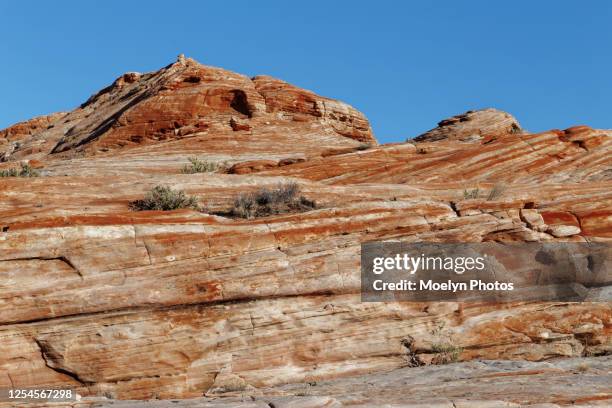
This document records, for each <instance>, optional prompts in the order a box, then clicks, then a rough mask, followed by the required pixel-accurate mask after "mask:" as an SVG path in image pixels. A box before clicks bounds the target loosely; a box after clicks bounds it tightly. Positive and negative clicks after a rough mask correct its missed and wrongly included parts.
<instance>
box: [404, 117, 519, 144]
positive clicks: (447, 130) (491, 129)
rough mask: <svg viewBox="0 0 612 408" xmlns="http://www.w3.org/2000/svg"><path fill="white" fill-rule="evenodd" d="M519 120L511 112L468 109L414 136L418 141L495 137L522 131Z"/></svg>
mask: <svg viewBox="0 0 612 408" xmlns="http://www.w3.org/2000/svg"><path fill="white" fill-rule="evenodd" d="M521 132H522V130H521V126H520V125H519V123H518V121H517V120H516V119H515V118H514V117H513V116H512V115H510V114H509V113H506V112H502V111H498V110H496V109H483V110H478V111H467V112H465V113H463V114H461V115H457V116H453V117H452V118H448V119H444V120H443V121H441V122H440V123H438V127H436V128H435V129H431V130H430V131H428V132H425V133H423V134H422V135H420V136H417V137H415V138H414V140H415V141H417V142H435V141H438V140H456V141H461V142H471V141H477V140H481V139H483V138H484V137H489V138H492V137H495V136H498V135H506V134H508V133H521Z"/></svg>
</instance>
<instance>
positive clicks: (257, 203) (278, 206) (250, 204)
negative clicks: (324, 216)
mask: <svg viewBox="0 0 612 408" xmlns="http://www.w3.org/2000/svg"><path fill="white" fill-rule="evenodd" d="M299 193H300V188H299V186H298V185H297V184H296V183H287V184H279V185H278V187H277V188H275V189H271V190H270V189H267V188H260V189H259V190H257V191H255V192H254V193H243V194H240V195H239V196H238V197H236V199H235V200H234V207H233V208H232V211H231V212H232V215H234V216H236V217H240V218H255V217H265V216H268V215H273V214H282V213H288V212H297V211H308V210H311V209H313V208H316V203H315V202H314V201H311V200H308V199H307V198H306V197H304V196H302V195H300V194H299Z"/></svg>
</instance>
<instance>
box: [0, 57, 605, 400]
mask: <svg viewBox="0 0 612 408" xmlns="http://www.w3.org/2000/svg"><path fill="white" fill-rule="evenodd" d="M484 113H485V114H486V115H483V114H482V112H481V113H479V112H475V113H473V114H468V115H467V117H468V118H469V120H467V122H466V121H463V122H462V121H461V117H459V119H457V120H456V121H454V122H453V123H450V122H448V123H446V124H442V125H441V128H444V130H442V129H441V128H440V130H439V131H438V132H435V131H432V132H434V133H432V134H430V136H428V137H422V138H419V139H418V140H417V141H416V142H412V143H401V144H390V145H381V146H379V145H377V143H376V141H375V139H374V137H373V136H372V133H371V131H370V127H369V124H368V122H367V120H366V119H365V117H364V116H363V115H362V114H361V113H359V112H357V111H356V110H354V109H353V108H351V107H349V106H348V105H346V104H344V103H341V102H338V101H333V100H330V99H327V98H323V97H320V96H317V95H315V94H313V93H311V92H308V91H304V90H301V89H299V88H296V87H294V86H292V85H289V84H286V83H285V82H282V81H279V80H276V79H273V78H269V77H255V78H253V79H249V78H247V77H244V76H242V75H239V74H235V73H231V72H229V71H225V70H222V69H219V68H211V67H205V66H202V65H200V64H198V63H196V62H195V61H193V60H190V59H179V61H178V62H176V63H175V64H172V65H170V66H168V67H166V68H164V69H162V70H160V71H157V72H154V73H147V74H136V73H128V74H125V75H123V76H122V77H120V78H119V79H117V80H116V81H115V82H114V83H113V84H112V85H111V86H109V87H108V88H106V89H104V90H102V91H100V92H99V93H97V94H96V95H94V96H93V97H92V98H90V99H89V100H88V101H87V102H85V103H84V104H83V105H82V106H81V107H79V108H77V109H76V110H74V111H73V112H70V113H68V114H65V115H61V116H58V117H57V118H56V119H55V120H54V121H51V123H49V124H48V125H46V126H45V125H43V126H38V125H36V126H35V127H34V130H33V132H32V134H26V133H24V132H22V133H19V135H20V136H19V140H20V145H19V146H17V147H16V148H14V149H12V150H11V152H10V154H8V155H6V154H5V158H6V160H8V162H7V163H0V168H5V167H9V166H11V165H14V164H15V162H16V161H19V160H23V161H27V160H32V161H33V160H36V161H37V162H38V163H39V165H40V167H41V172H42V174H43V176H42V177H38V178H32V179H21V178H1V179H0V191H1V194H0V344H1V345H2V350H1V351H2V353H0V388H6V387H11V386H12V387H32V386H42V385H44V386H54V387H68V386H70V387H74V388H75V389H77V390H78V392H79V393H80V394H82V395H84V396H90V397H92V398H94V397H95V398H100V397H108V398H118V399H151V398H162V399H167V398H195V397H203V396H207V397H209V398H219V397H222V396H224V395H234V394H232V393H236V392H239V393H246V394H249V395H259V396H262V395H272V394H274V393H280V394H282V395H284V396H287V395H295V393H296V392H295V389H297V388H291V386H288V387H289V388H286V389H285V388H282V389H281V388H278V387H280V386H283V385H284V384H291V383H299V384H301V385H298V386H295V387H298V388H299V387H302V388H303V387H305V385H304V384H307V383H314V382H316V383H317V384H318V383H319V382H321V381H328V380H332V379H335V378H344V377H351V376H358V375H359V376H365V377H360V378H372V379H377V378H386V380H384V381H387V380H388V377H384V375H383V377H371V376H372V373H377V372H384V371H389V370H395V371H393V372H395V373H396V374H394V375H397V376H398V377H397V378H404V376H405V378H415V377H413V376H415V375H416V376H417V377H418V376H419V375H428V373H432V374H431V375H432V376H431V377H425V378H429V380H424V382H425V383H427V384H428V385H426V386H424V387H423V388H422V389H421V391H419V392H421V393H422V395H423V396H425V395H427V396H429V397H434V396H437V397H439V398H441V399H442V400H441V401H442V402H440V404H442V405H440V406H448V404H451V406H452V403H453V402H454V403H455V404H456V405H455V406H460V405H459V403H457V402H456V401H455V400H465V399H467V400H478V399H480V400H487V399H488V400H500V399H501V400H504V401H509V402H512V403H526V402H529V403H531V402H533V403H535V402H550V403H555V404H566V403H568V401H571V400H578V401H582V402H586V401H591V400H602V401H606V400H607V402H610V401H609V400H610V399H611V398H612V397H611V395H610V392H609V388H608V389H607V390H606V389H605V387H602V386H601V384H600V382H602V381H604V382H605V381H609V368H610V366H609V359H607V358H605V357H596V356H605V355H607V354H609V353H610V351H611V350H612V337H611V325H612V306H611V305H610V303H582V304H577V303H561V302H557V303H521V304H504V305H494V304H478V303H471V304H459V303H361V302H360V297H359V291H360V280H359V279H360V278H359V253H360V252H359V251H360V243H361V242H364V241H369V240H381V239H399V240H403V241H406V242H418V241H434V242H481V241H491V240H496V241H503V242H513V241H551V242H552V241H558V240H564V241H576V242H591V241H592V242H609V241H611V240H612V221H611V220H612V155H611V154H610V153H611V152H612V132H611V131H605V130H596V129H591V128H589V127H586V126H580V127H574V128H570V129H567V130H565V131H558V130H553V131H549V132H544V133H540V134H525V133H519V132H516V131H515V126H514V125H516V126H518V122H516V120H514V119H513V118H512V117H511V116H509V115H507V114H504V113H501V112H498V111H484ZM500 117H501V118H502V119H501V120H500V119H499V118H500ZM460 123H468V124H469V127H468V128H463V127H462V126H463V125H461V126H460V125H459V124H460ZM0 134H2V135H5V136H4V138H5V139H6V138H7V137H9V136H6V135H9V134H10V135H15V134H17V133H15V132H14V131H10V132H8V131H4V133H0ZM440 135H443V136H442V137H439V136H440ZM472 135H478V138H475V137H472ZM481 136H482V138H480V137H481ZM10 137H13V136H10ZM464 141H470V143H463V142H464ZM1 146H2V145H0V147H1ZM194 155H197V156H198V157H200V158H202V159H204V160H207V161H212V162H227V163H228V165H229V166H230V167H228V168H230V171H229V173H230V174H225V173H222V172H218V173H198V174H182V173H181V168H182V167H183V165H185V164H187V163H188V157H190V156H194ZM284 181H295V182H297V183H298V184H299V185H300V187H301V189H302V192H303V194H304V195H305V196H306V197H307V198H308V199H312V200H316V202H317V203H318V207H319V208H318V209H316V210H313V211H309V212H304V213H299V214H286V215H276V216H271V217H266V218H257V219H252V220H239V219H232V218H228V217H224V216H220V215H215V214H219V213H224V212H227V211H228V210H229V209H230V208H231V206H232V203H233V200H234V197H235V196H236V195H237V194H239V193H241V192H245V191H251V190H254V189H256V188H258V187H261V186H267V187H272V186H275V185H277V184H278V183H279V182H284ZM160 184H162V185H170V186H172V187H173V188H179V189H182V190H185V191H186V192H187V193H188V194H191V195H195V196H197V197H198V198H199V199H200V202H201V204H202V205H203V206H204V207H205V210H203V211H196V210H176V211H170V212H158V211H144V212H132V211H130V210H129V208H128V203H129V202H130V201H131V200H134V199H137V198H141V197H142V196H143V195H144V194H145V192H146V191H148V190H149V189H151V188H152V187H153V186H155V185H160ZM466 192H469V193H470V194H469V197H470V198H466V197H467V195H466ZM441 342H452V344H453V347H455V348H456V350H457V352H456V356H455V359H456V360H457V361H465V362H468V361H472V360H474V361H480V360H520V361H532V362H538V361H544V360H546V361H548V360H551V359H557V358H572V359H575V360H572V361H575V362H576V361H582V358H584V357H585V356H593V359H592V360H588V361H587V360H584V361H587V363H588V364H591V365H593V366H594V367H596V369H594V371H593V372H594V373H597V375H596V376H594V377H589V374H588V372H587V373H579V374H576V376H575V377H563V379H562V380H560V383H558V384H565V383H567V382H570V381H574V380H575V381H584V384H585V386H584V388H582V389H580V390H577V389H576V388H572V389H568V390H563V389H561V388H562V386H558V388H555V390H556V391H555V398H545V397H544V396H543V395H542V393H540V394H538V395H540V397H541V398H540V397H538V398H536V397H533V398H532V391H530V389H525V388H524V387H525V384H528V383H529V382H528V381H527V382H525V381H522V377H520V375H518V374H517V378H518V379H515V378H512V379H509V378H508V377H506V375H505V374H503V373H499V371H496V370H501V371H503V370H504V369H503V367H508V370H509V371H512V370H514V369H515V368H517V367H519V371H520V370H522V368H520V367H527V368H525V369H526V370H527V371H529V372H531V371H533V370H536V371H537V370H543V371H542V373H548V372H549V371H550V372H555V373H557V372H559V373H560V376H563V375H565V374H563V373H562V372H561V371H563V370H570V368H562V369H559V370H561V371H555V370H557V367H561V366H563V364H565V363H563V361H564V360H559V362H556V360H555V361H553V362H552V363H550V364H551V365H550V366H546V367H545V368H542V367H544V366H542V365H537V364H536V365H534V366H530V365H528V364H526V363H520V364H526V365H524V366H521V365H520V364H519V363H499V364H502V365H501V366H499V367H502V369H500V368H499V367H497V368H496V367H495V366H494V365H491V366H488V365H487V364H488V363H458V364H457V365H453V366H452V367H455V368H456V370H457V372H461V371H462V370H467V372H469V373H475V374H466V375H467V377H466V378H469V376H470V375H474V376H476V377H478V378H490V380H487V381H490V382H487V384H490V383H493V384H499V385H500V386H503V387H506V388H504V389H508V390H510V391H512V392H508V394H507V395H505V396H504V395H501V393H500V394H499V395H498V394H496V395H492V394H490V393H487V392H486V391H485V390H484V388H485V387H486V386H484V385H482V388H478V385H475V388H473V389H472V391H471V392H472V394H466V395H456V394H453V392H452V390H451V391H449V390H448V389H445V388H443V387H442V386H441V384H440V381H442V380H441V377H440V376H441V375H442V374H441V373H444V372H445V371H443V370H444V369H445V368H447V369H448V370H449V371H448V373H449V375H451V374H452V373H455V371H452V370H454V369H455V368H452V367H451V366H446V365H445V366H441V368H440V369H439V370H438V371H436V370H435V367H423V368H415V367H414V366H419V365H430V364H437V363H441V362H445V361H443V360H444V359H441V358H440V355H439V354H440V353H439V351H438V347H436V345H438V344H440V343H441ZM469 364H472V365H469ZM479 364H480V365H479ZM496 364H497V363H496ZM503 364H510V365H507V366H504V365H503ZM512 364H517V365H514V366H513V365H512ZM534 364H535V363H534ZM542 364H546V363H542ZM568 364H569V363H568ZM572 364H573V363H572ZM575 364H578V365H579V364H580V363H579V362H577V363H575ZM534 367H535V368H534ZM564 367H565V366H564ZM567 367H570V365H568V366H567ZM571 367H574V366H571ZM415 369H416V370H423V371H410V370H415ZM398 370H399V371H398ZM427 370H431V371H427ZM547 370H549V371H547ZM571 370H574V368H571ZM606 370H607V372H606ZM418 373H421V374H418ZM538 373H539V371H538ZM381 375H382V374H381ZM453 375H454V374H453ZM534 375H535V374H534ZM537 375H539V374H537ZM483 376H484V377H483ZM487 376H490V377H487ZM533 378H535V377H533ZM537 378H538V384H545V385H543V387H550V386H552V384H553V383H554V381H555V380H553V379H551V378H553V377H551V376H548V375H546V374H543V375H541V376H539V377H537ZM590 380H593V382H589V381H590ZM338 381H339V382H336V383H330V385H329V386H326V388H323V389H322V391H321V393H319V392H318V391H317V393H316V394H317V395H318V396H319V397H320V398H319V399H315V400H314V401H315V402H316V401H318V402H316V403H317V404H319V405H316V404H315V403H313V404H315V405H287V406H338V405H337V404H336V405H333V404H334V403H335V402H333V401H336V402H338V403H339V404H345V403H346V404H347V405H349V403H350V401H348V400H346V398H341V396H342V394H343V391H342V390H343V389H345V390H346V394H347V395H348V394H349V393H353V391H355V388H351V387H357V385H356V384H359V383H360V381H367V380H360V379H354V380H338ZM343 381H346V382H343ZM351 381H354V382H353V383H351ZM376 381H378V380H376ZM384 381H383V382H377V384H381V385H380V386H381V387H383V386H384V384H385V382H384ZM406 381H408V380H406ZM428 381H429V382H428ZM547 381H548V382H547ZM551 381H552V382H551ZM587 383H588V384H587ZM534 384H535V383H534ZM554 384H557V383H554ZM343 387H345V388H343ZM274 390H276V391H274ZM279 390H280V391H279ZM287 390H289V391H287ZM292 390H293V391H292ZM281 391H282V392H281ZM398 392H399V391H398ZM480 393H484V394H483V395H485V394H486V395H485V396H484V397H483V398H480V397H479V394H480ZM325 398H327V400H326V399H325ZM360 398H361V397H360ZM390 398H391V399H389V400H388V401H387V402H385V403H399V402H398V401H400V399H399V396H395V397H393V396H391V397H390ZM394 398H395V399H394ZM530 398H531V399H530ZM321 401H323V402H321ZM325 401H327V402H325ZM449 401H452V402H449ZM301 402H304V401H301ZM301 402H299V401H298V402H296V404H297V403H301ZM356 402H359V403H376V402H372V401H369V402H368V401H366V399H363V400H359V401H356ZM84 403H85V402H84ZM257 403H258V402H256V401H255V402H253V404H257ZM304 403H306V402H304ZM325 404H327V405H325ZM444 404H446V405H444ZM187 406H189V405H187ZM211 406H214V405H211ZM237 406H239V405H237ZM253 406H257V405H253ZM275 406H283V405H275ZM482 406H485V405H482ZM508 406H512V405H508Z"/></svg>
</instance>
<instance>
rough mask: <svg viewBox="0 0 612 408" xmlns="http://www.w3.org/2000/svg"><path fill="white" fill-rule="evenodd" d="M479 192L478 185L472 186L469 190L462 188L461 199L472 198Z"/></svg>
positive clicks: (476, 196)
mask: <svg viewBox="0 0 612 408" xmlns="http://www.w3.org/2000/svg"><path fill="white" fill-rule="evenodd" d="M479 194H480V189H479V188H478V187H476V188H473V189H471V190H468V189H465V190H463V199H464V200H474V199H476V198H478V196H479Z"/></svg>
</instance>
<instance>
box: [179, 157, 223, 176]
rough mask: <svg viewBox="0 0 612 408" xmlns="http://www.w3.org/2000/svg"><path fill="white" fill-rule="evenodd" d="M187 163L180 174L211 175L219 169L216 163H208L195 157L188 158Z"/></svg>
mask: <svg viewBox="0 0 612 408" xmlns="http://www.w3.org/2000/svg"><path fill="white" fill-rule="evenodd" d="M189 163H190V164H186V165H185V166H184V167H183V168H182V169H181V173H184V174H195V173H212V172H214V171H217V170H219V169H220V168H221V166H219V164H218V163H215V162H209V161H206V160H200V159H198V158H197V157H189Z"/></svg>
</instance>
